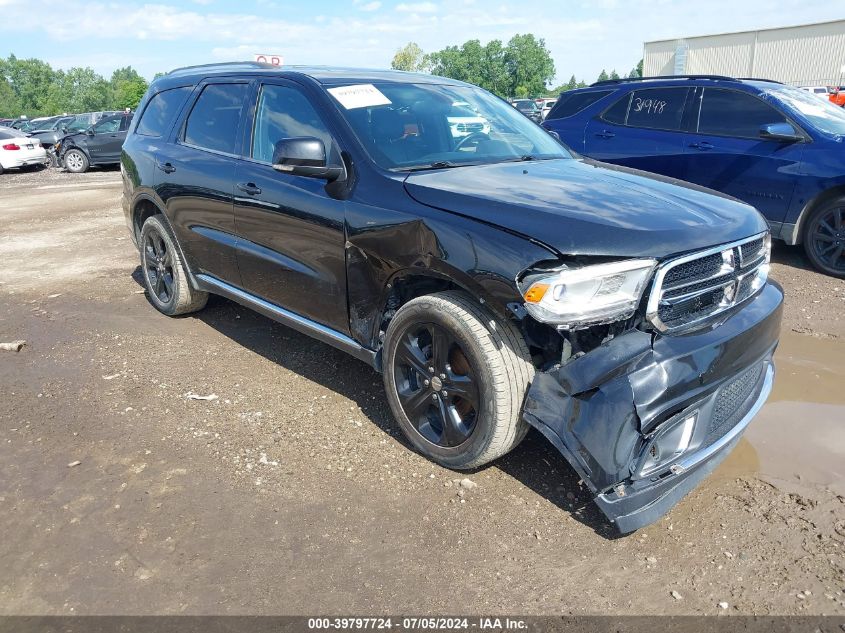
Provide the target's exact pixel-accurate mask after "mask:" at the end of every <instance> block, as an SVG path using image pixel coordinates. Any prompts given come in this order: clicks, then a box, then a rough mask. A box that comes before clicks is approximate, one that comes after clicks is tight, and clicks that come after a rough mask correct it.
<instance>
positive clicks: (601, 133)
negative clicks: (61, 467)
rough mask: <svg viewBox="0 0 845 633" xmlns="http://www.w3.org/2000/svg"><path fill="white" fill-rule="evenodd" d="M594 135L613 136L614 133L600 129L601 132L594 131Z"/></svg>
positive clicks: (600, 136)
mask: <svg viewBox="0 0 845 633" xmlns="http://www.w3.org/2000/svg"><path fill="white" fill-rule="evenodd" d="M596 136H597V137H599V138H613V137H614V136H616V134H614V133H613V132H610V131H608V130H602V131H601V132H596Z"/></svg>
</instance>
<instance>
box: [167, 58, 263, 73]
mask: <svg viewBox="0 0 845 633" xmlns="http://www.w3.org/2000/svg"><path fill="white" fill-rule="evenodd" d="M271 66H272V64H265V63H264V62H253V61H243V62H217V63H213V64H197V65H196V66H182V67H181V68H174V69H173V70H169V71H168V72H167V73H165V74H166V75H173V74H176V73H181V72H184V71H187V70H200V69H202V68H207V69H213V68H221V69H222V68H238V67H240V68H270V67H271ZM277 68H278V66H277Z"/></svg>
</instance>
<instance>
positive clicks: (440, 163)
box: [397, 160, 479, 171]
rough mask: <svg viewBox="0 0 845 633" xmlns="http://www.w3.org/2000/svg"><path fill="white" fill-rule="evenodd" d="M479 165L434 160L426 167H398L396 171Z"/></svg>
mask: <svg viewBox="0 0 845 633" xmlns="http://www.w3.org/2000/svg"><path fill="white" fill-rule="evenodd" d="M478 164H479V163H453V162H452V161H450V160H436V161H434V162H433V163H428V164H426V165H412V166H411V167H399V168H398V169H397V171H425V170H426V169H451V168H453V167H469V166H471V165H478Z"/></svg>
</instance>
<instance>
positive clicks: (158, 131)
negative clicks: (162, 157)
mask: <svg viewBox="0 0 845 633" xmlns="http://www.w3.org/2000/svg"><path fill="white" fill-rule="evenodd" d="M190 91H191V87H189V86H185V87H184V88H173V89H171V90H162V91H161V92H159V93H158V94H156V95H154V96H153V97H152V99H150V102H149V103H148V104H147V107H146V108H144V114H143V115H142V116H141V120H140V121H139V122H138V127H137V129H136V130H135V132H136V133H137V134H141V135H142V136H153V137H161V136H163V135H164V133H165V132H166V131H167V129H168V128H169V127H170V124H171V123H172V122H173V119H174V118H175V117H176V113H177V112H178V111H179V108H181V107H182V104H183V103H184V102H185V99H187V97H188V93H189V92H190Z"/></svg>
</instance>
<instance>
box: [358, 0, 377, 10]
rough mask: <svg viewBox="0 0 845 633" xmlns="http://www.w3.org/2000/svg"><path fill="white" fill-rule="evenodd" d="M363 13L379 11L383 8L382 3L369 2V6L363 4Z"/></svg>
mask: <svg viewBox="0 0 845 633" xmlns="http://www.w3.org/2000/svg"><path fill="white" fill-rule="evenodd" d="M358 8H359V9H361V11H377V10H378V9H380V8H381V2H378V1H376V2H368V3H367V4H362V5H361V6H360V7H358Z"/></svg>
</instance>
